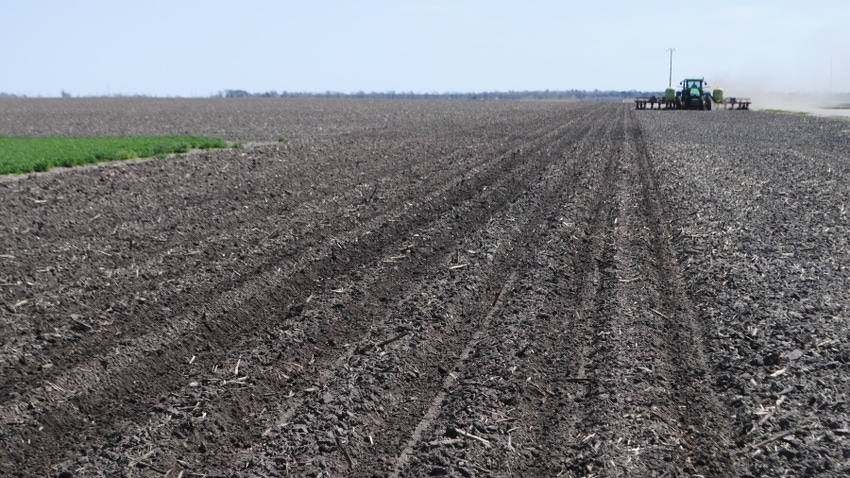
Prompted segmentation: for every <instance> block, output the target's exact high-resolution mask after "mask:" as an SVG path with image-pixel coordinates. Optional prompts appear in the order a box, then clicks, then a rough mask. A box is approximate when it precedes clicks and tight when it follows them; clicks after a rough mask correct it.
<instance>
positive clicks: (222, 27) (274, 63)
mask: <svg viewBox="0 0 850 478" xmlns="http://www.w3.org/2000/svg"><path fill="white" fill-rule="evenodd" d="M0 12H2V17H3V20H4V21H3V28H0V45H2V48H3V54H2V56H0V93H9V94H17V95H26V96H45V97H52V96H59V95H60V93H61V92H62V91H66V92H68V93H70V94H72V95H73V96H101V95H134V94H140V95H149V96H164V97H171V96H188V97H191V96H202V97H203V96H210V95H214V94H216V93H217V92H220V91H223V90H228V89H231V90H236V89H241V90H246V91H250V92H267V91H276V92H283V91H289V92H324V91H334V92H343V93H353V92H358V91H364V92H389V91H396V92H415V93H443V92H483V91H522V90H570V89H579V90H594V89H598V90H617V91H629V90H639V91H662V90H663V89H664V88H666V87H667V86H668V81H669V73H670V54H669V52H668V51H667V50H668V49H669V48H675V49H676V51H675V52H673V72H672V76H673V84H674V86H675V85H676V84H677V83H678V82H679V81H680V80H681V79H683V78H685V77H705V78H706V80H707V81H708V83H709V84H710V85H711V86H722V87H723V88H724V90H725V91H726V92H727V94H729V93H730V92H734V90H735V89H739V90H752V89H754V88H758V89H769V90H771V91H776V92H807V93H826V92H829V91H833V92H850V1H848V0H807V1H805V2H802V1H799V0H794V1H788V0H752V1H748V0H732V1H727V0H718V1H701V2H699V1H694V2H690V1H687V0H683V1H676V0H673V1H669V0H668V1H663V2H662V1H656V0H642V1H632V0H628V1H626V0H580V1H554V0H516V1H507V0H434V1H424V0H399V1H389V0H385V1H382V0H349V1H333V0H303V1H272V0H239V1H226V0H206V1H200V0H164V1H163V0H145V1H135V0H119V1H115V0H75V1H67V0H62V1H53V0H0Z"/></svg>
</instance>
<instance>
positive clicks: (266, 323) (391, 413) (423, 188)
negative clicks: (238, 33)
mask: <svg viewBox="0 0 850 478" xmlns="http://www.w3.org/2000/svg"><path fill="white" fill-rule="evenodd" d="M0 108H2V111H3V113H4V114H3V115H2V116H0V134H3V135H123V134H145V135H155V134H197V135H204V136H217V137H222V138H224V139H226V140H228V141H235V140H243V141H249V143H248V146H247V147H246V148H244V149H232V150H226V151H211V152H198V153H191V154H188V155H184V156H181V157H177V158H168V159H162V160H157V159H154V160H145V161H136V162H123V163H113V164H108V165H98V166H92V167H85V168H79V169H72V170H67V169H66V170H61V169H60V170H55V171H52V172H50V173H44V174H32V175H27V176H21V177H11V178H6V179H0V199H2V202H3V204H4V207H3V213H2V214H3V216H2V217H3V228H2V232H0V301H2V302H0V317H2V321H0V367H2V370H1V371H2V374H0V377H2V379H0V404H2V406H0V422H1V423H2V425H3V428H2V435H0V474H2V475H3V476H21V477H29V476H60V475H62V476H65V477H67V476H72V477H83V476H128V477H135V476H144V477H148V476H150V477H162V476H169V477H190V476H233V477H236V476H290V475H291V476H411V477H412V476H441V475H445V476H558V475H560V476H620V475H623V476H696V475H702V476H782V475H790V476H803V475H809V476H811V475H817V476H845V475H847V474H848V473H850V402H848V400H850V397H848V394H850V374H848V372H850V310H848V309H850V280H848V275H850V270H848V267H850V244H848V239H847V238H848V232H850V231H848V219H850V217H848V216H850V203H848V200H850V161H848V160H849V159H850V153H848V151H850V124H848V123H846V122H841V121H836V120H826V119H818V118H806V117H799V116H785V115H770V114H765V113H758V112H740V111H715V112H711V113H707V112H684V111H682V112H659V111H652V112H650V111H633V110H631V109H630V108H629V106H628V105H621V104H579V103H559V102H496V101H493V102H472V101H467V102H460V101H457V102H451V101H410V102H407V101H354V100H327V101H324V100H271V99H266V100H151V99H97V100H83V99H75V100H34V99H31V100H11V99H3V100H0ZM280 136H285V137H287V138H289V139H290V141H288V142H285V143H279V142H277V139H278V137H280Z"/></svg>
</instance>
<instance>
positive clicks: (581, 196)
mask: <svg viewBox="0 0 850 478" xmlns="http://www.w3.org/2000/svg"><path fill="white" fill-rule="evenodd" d="M619 110H620V109H619V108H614V109H612V110H608V111H606V112H605V116H604V117H603V118H602V119H603V121H602V123H601V124H600V125H598V126H597V128H596V129H595V130H594V131H593V133H592V134H590V135H589V136H588V137H587V138H586V141H587V143H588V147H587V148H586V149H585V150H583V151H580V153H579V155H577V158H576V163H577V165H576V166H574V168H575V171H576V172H575V173H574V174H563V175H558V176H554V177H553V178H552V180H551V181H550V182H549V183H548V184H547V185H546V188H548V189H549V191H550V194H549V197H548V198H547V200H546V201H543V203H544V204H547V207H548V208H550V209H548V210H547V211H546V212H545V213H542V214H539V215H537V216H536V217H537V220H538V221H539V224H538V225H537V227H536V228H534V239H533V240H532V241H531V242H530V243H529V245H528V246H527V250H526V251H525V252H524V253H523V254H519V256H520V257H518V258H517V259H515V261H516V262H515V264H514V267H515V268H516V269H517V270H518V272H519V274H520V279H519V280H518V281H517V285H516V286H515V287H514V289H513V290H512V291H511V293H510V294H509V295H508V297H507V298H506V299H505V302H506V305H505V307H504V310H503V311H502V312H501V313H500V314H499V317H498V320H497V321H496V324H495V325H494V326H493V327H492V329H491V330H490V331H488V332H490V333H489V335H488V337H487V338H486V339H484V340H482V341H481V347H480V348H479V349H478V350H477V351H476V353H475V354H474V356H473V357H472V358H471V359H470V361H469V363H466V364H464V366H463V368H462V371H461V372H460V377H459V378H458V380H457V384H458V385H457V388H455V389H453V390H451V392H450V395H449V396H448V397H447V398H446V400H444V401H443V404H442V405H443V409H442V410H441V414H440V416H439V417H438V419H437V420H435V422H434V424H433V425H432V426H431V427H430V430H429V433H428V434H427V435H426V437H425V438H423V440H421V441H420V443H419V444H418V447H417V456H416V460H414V461H413V462H412V463H411V464H410V465H409V466H407V467H406V468H405V469H404V470H403V472H402V473H401V474H402V475H403V476H422V475H427V474H434V473H436V474H439V473H443V472H447V473H459V474H461V475H465V476H470V475H475V474H477V473H484V474H485V475H500V476H510V475H511V474H512V473H516V474H517V475H519V476H537V475H555V474H557V473H558V472H559V471H563V466H561V460H559V459H558V454H557V452H558V450H559V449H560V448H562V447H563V441H564V439H565V438H566V437H569V436H571V435H572V434H574V431H573V430H565V429H564V428H563V427H560V428H557V427H558V424H559V423H561V422H564V421H569V420H570V419H572V416H573V415H574V414H580V412H581V410H580V409H578V410H574V411H573V412H570V411H569V408H568V409H567V410H564V407H565V406H568V403H566V402H565V400H564V399H565V398H568V397H570V396H571V394H575V393H576V391H575V388H576V387H580V388H583V385H581V380H583V379H581V378H579V379H577V380H578V382H576V375H578V376H581V375H582V373H581V370H579V369H578V367H577V366H576V365H575V363H576V362H577V361H578V360H580V358H579V357H577V356H576V355H577V352H576V351H577V350H580V349H581V343H580V341H578V340H577V337H578V338H580V335H581V334H577V333H576V329H580V327H582V326H584V324H583V322H582V321H578V322H574V321H571V320H570V319H569V318H567V316H570V315H572V313H573V312H572V311H573V310H575V304H574V298H573V297H574V296H575V293H574V292H573V290H572V289H575V288H580V287H586V286H587V284H588V283H587V281H586V279H587V275H586V274H588V273H590V272H592V270H590V271H584V272H583V273H579V272H578V269H577V266H578V264H574V261H576V258H579V259H581V258H585V257H593V256H591V255H589V254H590V253H591V252H592V251H591V249H590V246H593V245H595V244H599V242H598V241H593V242H591V238H593V237H597V235H599V234H601V233H602V232H603V231H600V230H599V229H600V227H598V225H594V223H593V222H591V224H590V225H589V226H587V227H582V225H583V221H584V220H585V217H590V218H598V217H600V216H601V214H600V211H601V210H603V209H604V208H603V206H604V205H605V204H606V202H605V201H603V200H601V198H599V197H597V198H592V197H588V195H589V193H590V192H592V191H595V190H598V189H599V186H598V183H599V182H600V176H604V175H606V174H609V173H608V172H609V171H610V170H611V167H610V164H611V162H612V161H611V160H610V159H607V160H606V158H611V155H610V151H609V150H610V149H612V148H613V147H614V146H616V145H615V144H612V137H611V136H612V132H611V129H612V127H611V125H612V124H615V123H616V122H615V121H612V120H614V119H616V113H618V112H619ZM601 182H603V183H604V181H601ZM576 236H580V237H581V238H579V237H576ZM575 243H580V244H584V245H586V247H585V250H582V251H576V250H575ZM573 277H577V279H573ZM573 280H574V281H575V282H576V285H575V286H571V285H570V284H571V282H572V281H573ZM538 429H539V430H543V432H540V431H537V430H538ZM457 430H462V431H465V432H466V433H468V434H469V435H475V436H477V437H479V438H483V439H484V440H486V441H480V440H476V439H469V438H468V436H461V435H460V432H457ZM570 432H572V433H570ZM541 449H545V450H548V451H549V452H552V454H547V455H545V456H540V455H541V451H540V450H541Z"/></svg>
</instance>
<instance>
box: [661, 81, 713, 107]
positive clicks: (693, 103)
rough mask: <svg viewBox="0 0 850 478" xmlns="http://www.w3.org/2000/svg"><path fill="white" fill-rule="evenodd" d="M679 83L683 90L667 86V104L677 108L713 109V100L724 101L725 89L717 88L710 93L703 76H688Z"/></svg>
mask: <svg viewBox="0 0 850 478" xmlns="http://www.w3.org/2000/svg"><path fill="white" fill-rule="evenodd" d="M679 84H680V85H682V90H681V91H676V90H675V89H673V88H667V91H666V92H665V95H664V96H665V100H666V101H667V104H668V105H671V106H673V107H674V108H676V109H684V110H708V111H711V103H712V102H714V103H723V90H722V89H720V88H715V89H714V92H713V93H709V92H708V91H707V90H708V84H707V83H705V80H704V79H703V78H686V79H684V80H682V81H681V82H680V83H679Z"/></svg>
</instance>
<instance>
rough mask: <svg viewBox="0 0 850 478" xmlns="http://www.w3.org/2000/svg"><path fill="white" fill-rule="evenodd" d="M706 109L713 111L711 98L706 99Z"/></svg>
mask: <svg viewBox="0 0 850 478" xmlns="http://www.w3.org/2000/svg"><path fill="white" fill-rule="evenodd" d="M705 109H706V110H708V111H711V100H710V99H709V98H706V99H705Z"/></svg>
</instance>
